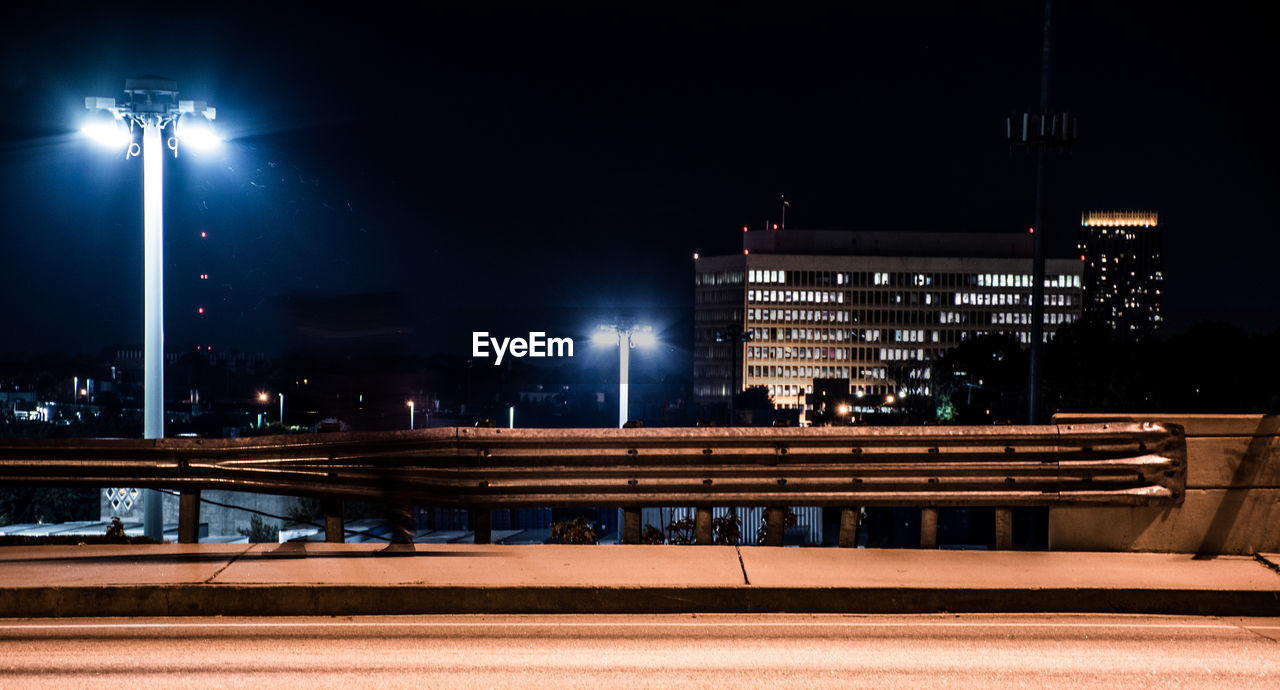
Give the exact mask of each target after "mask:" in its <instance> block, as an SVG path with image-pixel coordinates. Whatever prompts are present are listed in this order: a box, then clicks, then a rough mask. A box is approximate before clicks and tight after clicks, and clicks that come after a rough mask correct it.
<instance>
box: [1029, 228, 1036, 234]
mask: <svg viewBox="0 0 1280 690" xmlns="http://www.w3.org/2000/svg"><path fill="white" fill-rule="evenodd" d="M1027 234H1028V235H1034V234H1036V229H1035V228H1027Z"/></svg>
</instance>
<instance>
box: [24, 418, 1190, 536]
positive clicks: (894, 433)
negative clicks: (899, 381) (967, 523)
mask: <svg viewBox="0 0 1280 690" xmlns="http://www.w3.org/2000/svg"><path fill="white" fill-rule="evenodd" d="M0 484H26V485H57V486H65V485H89V486H101V485H104V484H111V485H115V486H134V487H143V488H170V489H180V490H183V491H184V500H183V502H182V511H183V518H181V519H180V533H181V532H182V531H183V529H182V526H184V525H185V526H186V527H187V529H194V521H193V520H192V519H190V518H189V514H190V513H191V512H193V511H194V510H195V509H196V507H197V506H198V500H194V501H193V500H189V498H188V497H189V496H191V495H193V494H192V492H194V491H199V490H202V489H232V490H238V491H251V492H262V493H275V494H288V495H298V496H313V497H319V498H322V499H330V501H332V500H333V499H350V498H357V499H376V500H382V501H386V502H389V503H393V504H397V505H411V504H417V505H437V506H457V507H465V508H471V509H474V510H476V511H477V515H478V516H479V519H478V522H479V525H478V527H477V541H481V540H482V539H483V537H484V536H487V534H486V533H487V531H488V530H487V523H488V520H486V519H484V518H485V517H487V516H488V514H489V510H488V509H492V508H507V507H529V506H541V507H546V506H552V507H558V506H619V507H621V508H623V509H624V524H623V535H624V541H632V542H634V541H638V540H639V530H640V525H639V509H640V508H641V507H647V506H669V505H682V506H694V507H696V508H698V511H697V513H696V516H697V517H696V520H695V523H696V527H695V532H696V534H697V537H698V541H699V542H709V541H710V532H711V527H710V523H711V519H710V508H711V507H713V506H766V507H781V506H826V507H841V508H845V511H844V512H843V513H842V520H841V536H840V542H841V544H842V545H851V543H852V530H856V526H857V521H856V516H857V511H856V510H853V509H854V508H855V507H861V506H922V507H923V508H924V510H925V511H926V512H925V518H924V521H923V522H924V526H923V527H922V542H924V543H925V545H927V542H928V539H927V538H926V537H927V536H929V535H928V534H927V533H928V532H929V531H930V530H932V529H934V528H935V527H936V518H937V513H936V508H938V507H944V506H996V507H997V508H998V509H997V546H1000V545H1001V542H1002V541H1004V542H1006V543H1005V545H1006V546H1007V541H1008V531H1009V530H1008V524H1007V523H1008V521H1009V508H1010V507H1014V506H1047V505H1098V504H1104V505H1154V504H1169V503H1178V502H1180V501H1181V500H1182V496H1183V493H1184V490H1185V485H1186V442H1185V439H1184V437H1183V433H1182V429H1181V427H1178V426H1177V425H1172V424H1156V423H1149V422H1148V423H1144V422H1123V423H1098V424H1063V425H1052V426H1026V427H1012V426H1005V427H944V426H927V427H824V428H763V429H761V428H726V429H715V428H711V429H705V428H698V429H687V428H671V429H554V430H553V429H496V428H466V427H456V428H441V429H424V430H420V431H399V432H385V433H335V434H319V435H313V436H273V437H262V438H246V439H157V440H146V441H144V440H133V439H56V440H55V439H38V440H0ZM329 505H330V506H332V503H330V504H329ZM326 512H327V513H330V514H331V513H332V512H333V511H332V510H331V509H330V510H327V511H326ZM767 512H768V514H769V515H770V517H769V519H770V520H776V521H777V526H778V529H773V528H772V527H771V529H770V530H769V533H770V534H771V535H776V536H777V538H780V536H781V531H782V530H781V522H780V521H781V519H782V515H781V511H776V510H775V511H767ZM331 519H332V516H330V520H331ZM930 520H932V525H933V526H934V527H931V526H930ZM1002 520H1003V522H1004V523H1005V524H1004V527H1003V528H1002V527H1001V522H1002ZM327 531H328V530H327ZM1002 532H1003V533H1004V537H1003V539H1002V536H1001V534H1002Z"/></svg>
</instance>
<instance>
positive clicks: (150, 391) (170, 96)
mask: <svg viewBox="0 0 1280 690" xmlns="http://www.w3.org/2000/svg"><path fill="white" fill-rule="evenodd" d="M124 91H125V93H126V94H128V97H127V98H126V99H125V100H124V102H122V103H116V99H114V98H99V97H89V98H86V99H84V105H85V108H87V109H88V110H89V111H90V118H91V119H90V120H89V121H88V122H86V123H85V125H84V127H83V128H82V129H81V131H82V132H84V133H85V134H86V135H88V136H90V137H92V138H93V139H95V140H96V141H98V142H99V143H102V144H104V145H107V146H112V147H116V148H123V149H124V150H125V158H132V157H134V156H137V155H141V156H142V188H143V195H142V209H143V214H142V236H143V285H144V297H143V341H142V342H143V346H142V349H143V376H142V392H143V412H142V437H143V438H149V439H151V438H164V166H163V162H164V159H163V155H164V146H165V142H164V141H162V140H161V134H162V133H163V132H164V130H165V129H166V128H169V129H170V130H171V132H172V135H171V136H170V137H169V140H168V142H167V143H168V147H169V148H170V149H172V150H173V155H174V156H177V155H178V142H179V141H181V142H183V143H185V144H187V145H190V146H193V147H195V148H212V147H215V146H217V145H218V144H219V143H220V142H219V140H218V138H217V137H216V136H215V135H214V133H213V128H212V127H211V126H210V121H211V120H213V119H214V118H215V117H217V111H216V110H215V109H213V108H211V107H209V106H208V104H207V103H205V102H204V101H179V100H178V83H177V82H175V81H172V80H170V79H159V78H156V77H142V78H139V79H126V80H125V83H124ZM136 129H141V130H142V144H141V145H139V144H138V143H137V142H135V141H134V130H136ZM161 501H162V495H161V494H160V493H159V492H156V491H147V492H146V494H145V495H144V498H143V504H142V505H143V508H142V513H143V518H142V521H143V533H144V534H145V535H146V536H148V537H150V538H152V539H155V540H160V539H161V538H163V537H164V514H163V510H162V504H161Z"/></svg>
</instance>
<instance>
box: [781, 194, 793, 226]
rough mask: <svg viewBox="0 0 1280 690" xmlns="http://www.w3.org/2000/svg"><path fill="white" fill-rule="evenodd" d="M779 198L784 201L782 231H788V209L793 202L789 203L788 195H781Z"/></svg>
mask: <svg viewBox="0 0 1280 690" xmlns="http://www.w3.org/2000/svg"><path fill="white" fill-rule="evenodd" d="M779 198H781V199H782V229H783V230H786V229H787V208H788V207H789V206H791V202H790V201H787V195H786V194H781V195H779Z"/></svg>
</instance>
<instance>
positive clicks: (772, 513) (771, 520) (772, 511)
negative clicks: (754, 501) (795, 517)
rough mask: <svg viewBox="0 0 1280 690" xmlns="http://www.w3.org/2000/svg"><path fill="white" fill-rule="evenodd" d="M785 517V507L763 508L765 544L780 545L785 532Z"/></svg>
mask: <svg viewBox="0 0 1280 690" xmlns="http://www.w3.org/2000/svg"><path fill="white" fill-rule="evenodd" d="M786 517H787V509H786V508H777V507H773V508H765V509H764V524H765V535H764V545H765V546H782V537H783V536H784V532H786V527H785V526H784V525H785V524H786V523H785V520H786Z"/></svg>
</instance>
